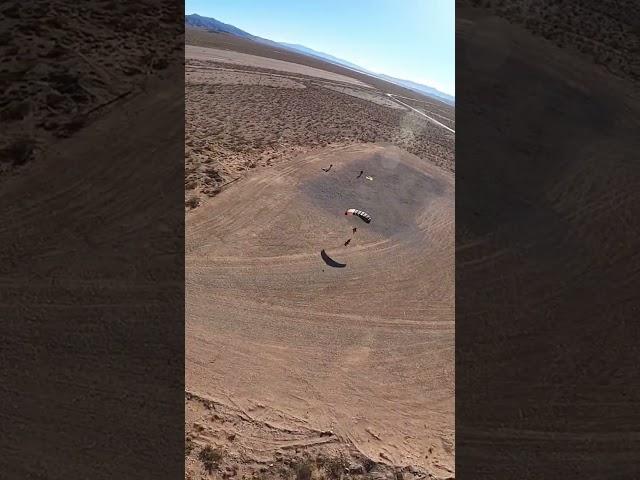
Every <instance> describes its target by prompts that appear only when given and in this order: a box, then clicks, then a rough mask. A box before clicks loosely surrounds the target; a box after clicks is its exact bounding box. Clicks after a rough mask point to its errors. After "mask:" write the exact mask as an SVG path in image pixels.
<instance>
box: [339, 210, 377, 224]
mask: <svg viewBox="0 0 640 480" xmlns="http://www.w3.org/2000/svg"><path fill="white" fill-rule="evenodd" d="M344 214H345V215H355V216H357V217H360V218H361V219H362V220H364V221H365V222H366V223H369V222H371V215H369V214H368V213H367V212H363V211H362V210H358V209H357V208H350V209H349V210H347V211H346V212H344Z"/></svg>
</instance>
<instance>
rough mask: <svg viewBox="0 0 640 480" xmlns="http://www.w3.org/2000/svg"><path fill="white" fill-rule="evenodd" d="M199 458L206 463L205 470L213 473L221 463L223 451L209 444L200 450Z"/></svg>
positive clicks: (203, 463)
mask: <svg viewBox="0 0 640 480" xmlns="http://www.w3.org/2000/svg"><path fill="white" fill-rule="evenodd" d="M198 458H199V459H200V461H201V462H202V465H204V468H205V470H206V471H207V472H209V473H212V472H213V471H214V470H215V469H216V468H217V467H218V465H219V464H220V460H222V452H221V451H220V450H219V449H214V448H213V447H211V445H207V446H206V447H204V448H203V449H202V450H200V453H199V454H198Z"/></svg>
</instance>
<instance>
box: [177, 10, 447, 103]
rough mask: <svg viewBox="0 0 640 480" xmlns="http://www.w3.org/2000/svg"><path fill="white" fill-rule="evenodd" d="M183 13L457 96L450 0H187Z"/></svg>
mask: <svg viewBox="0 0 640 480" xmlns="http://www.w3.org/2000/svg"><path fill="white" fill-rule="evenodd" d="M185 12H186V14H187V15H190V14H194V13H196V14H198V15H201V16H204V17H211V18H215V19H216V20H218V21H220V22H224V23H228V24H230V25H233V26H235V27H237V28H239V29H241V30H244V31H246V32H248V33H250V34H252V35H257V36H259V37H263V38H267V39H269V40H273V41H277V42H283V43H292V44H298V45H302V46H304V47H307V48H310V49H312V50H316V51H318V52H322V53H325V54H328V55H332V56H334V57H337V58H339V59H341V60H344V61H347V62H351V63H354V64H356V65H359V66H360V67H362V68H366V69H367V70H370V71H372V72H375V73H379V74H385V75H389V76H392V77H395V78H398V79H402V80H409V81H412V82H415V83H419V84H422V85H425V86H429V87H433V88H436V89H437V90H440V91H441V92H443V93H446V94H449V95H451V96H453V97H455V4H454V2H451V1H449V0H430V1H429V2H424V1H419V0H411V1H405V2H403V3H402V4H401V5H395V4H394V3H393V2H392V1H389V0H370V1H367V2H362V1H358V0H353V1H350V2H344V3H342V2H339V1H337V0H328V1H327V0H325V1H322V2H318V1H309V2H302V3H301V4H299V3H297V2H293V1H291V0H270V1H269V2H255V1H248V0H235V1H229V0H219V1H216V2H215V3H214V2H211V1H210V0H186V3H185ZM329 27H332V28H329ZM327 31H330V35H327ZM381 32H382V33H381ZM382 39H384V42H383V41H381V40H382Z"/></svg>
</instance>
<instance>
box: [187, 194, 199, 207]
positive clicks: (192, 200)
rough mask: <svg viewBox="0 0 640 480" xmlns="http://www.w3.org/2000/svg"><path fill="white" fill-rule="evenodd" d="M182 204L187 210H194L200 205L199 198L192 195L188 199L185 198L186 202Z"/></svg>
mask: <svg viewBox="0 0 640 480" xmlns="http://www.w3.org/2000/svg"><path fill="white" fill-rule="evenodd" d="M184 204H185V205H186V206H187V207H189V208H196V207H197V206H198V205H200V198H199V197H197V196H195V195H193V196H191V197H189V198H187V200H186V201H185V202H184Z"/></svg>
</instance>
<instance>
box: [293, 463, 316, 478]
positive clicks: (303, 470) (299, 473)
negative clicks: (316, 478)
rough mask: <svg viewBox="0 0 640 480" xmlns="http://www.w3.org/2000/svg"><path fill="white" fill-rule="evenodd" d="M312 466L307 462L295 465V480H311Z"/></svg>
mask: <svg viewBox="0 0 640 480" xmlns="http://www.w3.org/2000/svg"><path fill="white" fill-rule="evenodd" d="M312 474H313V465H312V463H311V462H310V461H309V460H305V461H304V462H301V463H299V464H297V465H296V480H311V475H312Z"/></svg>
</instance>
